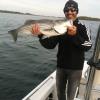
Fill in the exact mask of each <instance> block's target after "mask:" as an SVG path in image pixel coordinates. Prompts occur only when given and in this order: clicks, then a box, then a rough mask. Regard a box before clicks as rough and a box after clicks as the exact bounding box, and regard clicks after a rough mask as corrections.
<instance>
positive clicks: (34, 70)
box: [0, 13, 100, 100]
mask: <svg viewBox="0 0 100 100" xmlns="http://www.w3.org/2000/svg"><path fill="white" fill-rule="evenodd" d="M30 19H35V20H38V19H54V18H53V17H43V16H32V15H19V14H7V13H0V100H21V99H22V98H23V97H24V96H25V95H27V94H28V93H29V92H30V91H31V90H32V89H33V88H35V87H36V86H37V85H38V84H39V83H40V82H42V81H43V80H44V79H45V78H46V77H47V76H48V75H49V74H51V73H52V72H53V71H54V70H55V69H56V53H57V48H55V49H53V50H47V49H45V48H43V47H42V46H41V45H40V43H39V41H38V38H36V37H31V38H30V39H19V40H18V42H17V43H15V42H14V41H13V39H12V37H11V36H10V35H9V34H8V33H7V32H8V31H9V30H11V29H14V28H17V27H19V26H21V25H22V24H24V22H25V21H26V20H30ZM82 22H83V23H84V24H86V25H87V26H90V28H91V36H92V43H93V47H92V49H91V50H90V51H88V52H87V53H86V54H85V55H86V60H88V59H89V58H90V57H91V56H92V54H93V49H94V43H95V37H96V31H97V28H98V25H99V23H100V22H95V21H82Z"/></svg>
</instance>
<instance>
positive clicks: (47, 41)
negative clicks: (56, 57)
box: [38, 34, 59, 49]
mask: <svg viewBox="0 0 100 100" xmlns="http://www.w3.org/2000/svg"><path fill="white" fill-rule="evenodd" d="M38 37H39V41H40V43H41V45H42V46H43V47H45V48H47V49H53V48H55V47H56V45H57V43H58V41H59V37H58V36H53V37H45V36H44V35H42V34H41V35H38Z"/></svg>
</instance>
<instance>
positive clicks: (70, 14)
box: [65, 8, 77, 20]
mask: <svg viewBox="0 0 100 100" xmlns="http://www.w3.org/2000/svg"><path fill="white" fill-rule="evenodd" d="M65 16H66V18H67V19H71V20H75V19H76V17H77V11H76V9H75V8H68V9H67V10H66V11H65Z"/></svg>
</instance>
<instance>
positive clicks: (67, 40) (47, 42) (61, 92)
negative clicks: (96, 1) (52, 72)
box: [33, 0, 92, 100]
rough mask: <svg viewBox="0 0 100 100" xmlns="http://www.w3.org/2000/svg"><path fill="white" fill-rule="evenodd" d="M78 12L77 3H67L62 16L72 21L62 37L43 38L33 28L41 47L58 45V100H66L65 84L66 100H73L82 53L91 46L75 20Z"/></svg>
mask: <svg viewBox="0 0 100 100" xmlns="http://www.w3.org/2000/svg"><path fill="white" fill-rule="evenodd" d="M78 11H79V9H78V4H77V2H75V1H73V0H69V1H67V3H66V4H65V7H64V14H65V17H66V19H67V20H73V26H71V27H68V28H67V32H66V33H65V34H64V35H61V36H53V37H50V38H44V36H43V35H42V34H41V32H40V30H39V26H38V25H35V26H34V27H33V34H34V33H37V35H38V37H39V41H40V43H41V44H42V46H44V47H45V48H47V49H53V48H54V47H55V46H56V45H57V44H58V53H57V71H56V86H57V95H58V100H66V84H67V100H74V96H75V92H76V88H77V87H78V86H79V83H80V79H81V75H82V69H83V63H84V52H85V51H87V50H89V49H90V48H91V45H92V44H91V41H90V37H89V34H88V32H87V29H86V27H85V26H84V25H82V24H81V23H80V22H79V20H78V18H77V14H78Z"/></svg>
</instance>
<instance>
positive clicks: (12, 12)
mask: <svg viewBox="0 0 100 100" xmlns="http://www.w3.org/2000/svg"><path fill="white" fill-rule="evenodd" d="M0 13H11V14H21V15H34V16H44V15H36V14H31V13H22V12H16V11H7V10H0ZM45 17H55V18H64V17H56V16H45ZM78 18H79V19H80V20H91V21H100V18H93V17H87V16H79V17H78Z"/></svg>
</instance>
